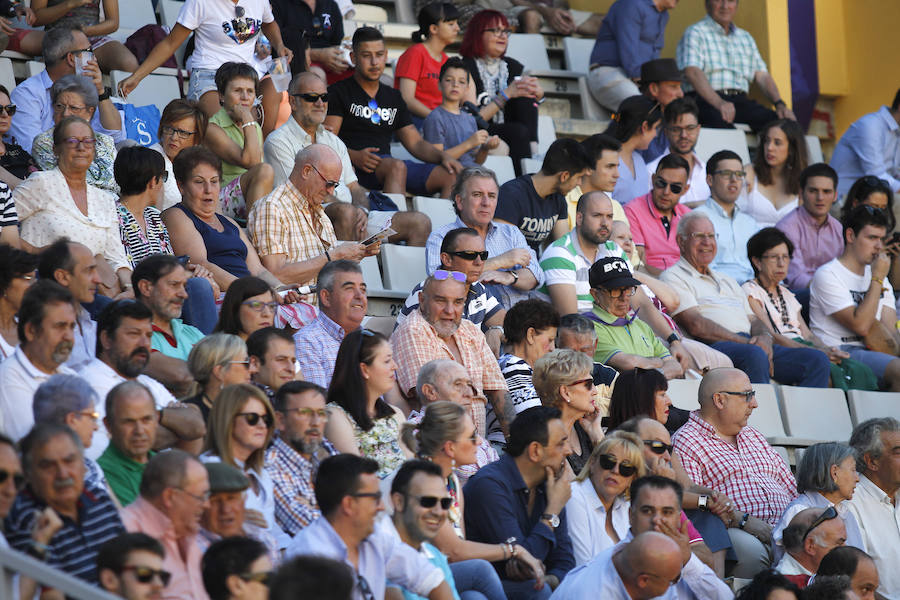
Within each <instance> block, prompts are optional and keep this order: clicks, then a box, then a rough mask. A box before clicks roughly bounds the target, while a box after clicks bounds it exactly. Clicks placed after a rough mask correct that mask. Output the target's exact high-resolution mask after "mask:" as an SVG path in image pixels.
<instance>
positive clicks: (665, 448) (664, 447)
mask: <svg viewBox="0 0 900 600" xmlns="http://www.w3.org/2000/svg"><path fill="white" fill-rule="evenodd" d="M644 445H645V446H647V447H649V448H650V452H652V453H653V454H659V455H660V456H661V455H663V454H665V453H666V452H668V453H669V454H671V453H672V450H673V449H674V448H675V446H673V445H672V444H667V443H665V442H661V441H659V440H644Z"/></svg>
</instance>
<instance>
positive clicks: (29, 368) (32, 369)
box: [13, 344, 59, 381]
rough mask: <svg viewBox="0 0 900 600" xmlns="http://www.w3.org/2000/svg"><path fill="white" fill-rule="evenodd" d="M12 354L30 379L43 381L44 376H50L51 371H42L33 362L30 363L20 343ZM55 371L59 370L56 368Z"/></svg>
mask: <svg viewBox="0 0 900 600" xmlns="http://www.w3.org/2000/svg"><path fill="white" fill-rule="evenodd" d="M13 356H15V357H16V359H17V360H18V361H19V364H20V365H21V366H22V369H24V370H25V373H27V374H28V376H29V377H30V378H31V379H36V380H38V381H43V380H45V379H46V378H48V377H50V375H52V374H53V373H49V374H48V373H44V372H43V371H41V370H40V369H38V368H37V367H36V366H34V363H32V362H31V361H30V360H28V357H27V356H26V355H25V351H24V350H22V345H21V344H20V345H18V346H16V350H15V352H14V353H13ZM57 372H59V370H58V369H57Z"/></svg>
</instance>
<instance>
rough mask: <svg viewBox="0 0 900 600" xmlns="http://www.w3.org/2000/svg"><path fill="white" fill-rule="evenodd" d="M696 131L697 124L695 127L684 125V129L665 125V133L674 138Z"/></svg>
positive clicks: (698, 126)
mask: <svg viewBox="0 0 900 600" xmlns="http://www.w3.org/2000/svg"><path fill="white" fill-rule="evenodd" d="M698 129H700V124H699V123H697V124H695V125H685V126H684V127H679V126H678V125H666V131H667V132H669V133H671V134H672V135H676V136H681V135H682V134H685V133H694V132H695V131H697V130H698Z"/></svg>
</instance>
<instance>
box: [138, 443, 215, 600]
mask: <svg viewBox="0 0 900 600" xmlns="http://www.w3.org/2000/svg"><path fill="white" fill-rule="evenodd" d="M209 495H210V487H209V476H208V475H207V471H206V468H205V467H204V466H203V464H202V463H201V462H200V461H198V460H197V459H196V458H194V457H193V456H191V455H190V454H188V453H187V452H184V451H182V450H169V451H168V452H160V453H159V454H157V455H156V456H154V457H153V458H151V459H150V462H148V463H147V467H146V468H145V469H144V476H143V478H142V479H141V495H140V496H139V497H138V499H137V500H135V501H134V502H132V503H131V504H129V505H128V506H126V507H125V508H123V509H122V511H121V515H122V521H123V522H124V523H125V528H126V529H127V530H128V531H130V532H132V533H145V534H147V535H149V536H151V537H153V538H155V539H157V540H159V541H160V542H162V544H163V548H165V551H166V556H165V559H164V560H163V565H162V568H163V569H165V570H166V571H168V572H169V573H171V574H172V580H171V581H170V583H169V585H168V586H166V590H165V592H164V593H163V595H162V598H163V600H209V597H208V596H207V595H206V592H205V591H204V587H203V577H202V575H201V571H200V560H201V558H202V555H203V552H202V551H201V550H200V544H199V543H198V538H197V536H198V533H199V531H200V519H201V517H202V516H203V511H204V510H206V509H208V508H209Z"/></svg>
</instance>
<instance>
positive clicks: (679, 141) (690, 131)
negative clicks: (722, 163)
mask: <svg viewBox="0 0 900 600" xmlns="http://www.w3.org/2000/svg"><path fill="white" fill-rule="evenodd" d="M664 106H665V110H664V111H663V126H662V127H660V130H661V132H662V133H663V135H664V136H665V140H666V148H665V150H664V151H663V153H662V155H661V156H659V157H658V158H656V159H655V160H653V161H652V162H648V163H647V171H648V172H649V173H650V174H651V175H652V174H653V173H656V170H657V169H656V167H657V165H658V164H659V161H660V160H661V159H662V157H663V156H668V155H669V154H675V155H677V156H680V157H681V158H683V159H684V160H686V161H687V162H688V165H689V166H690V176H689V177H688V183H689V184H690V185H689V186H688V188H687V191H686V192H685V194H684V195H683V196H682V197H681V203H682V204H685V205H686V206H688V207H689V208H695V207H697V206H699V205H700V204H703V203H704V202H705V201H706V199H707V198H709V184H707V183H706V163H705V162H703V161H702V160H700V157H699V156H697V153H696V152H694V149H695V148H696V147H697V140H699V139H700V129H701V127H700V109H699V108H697V103H696V102H694V100H693V99H692V98H675V99H674V100H672V101H671V102H669V104H668V105H664ZM651 147H652V144H651ZM645 158H646V157H645Z"/></svg>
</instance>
